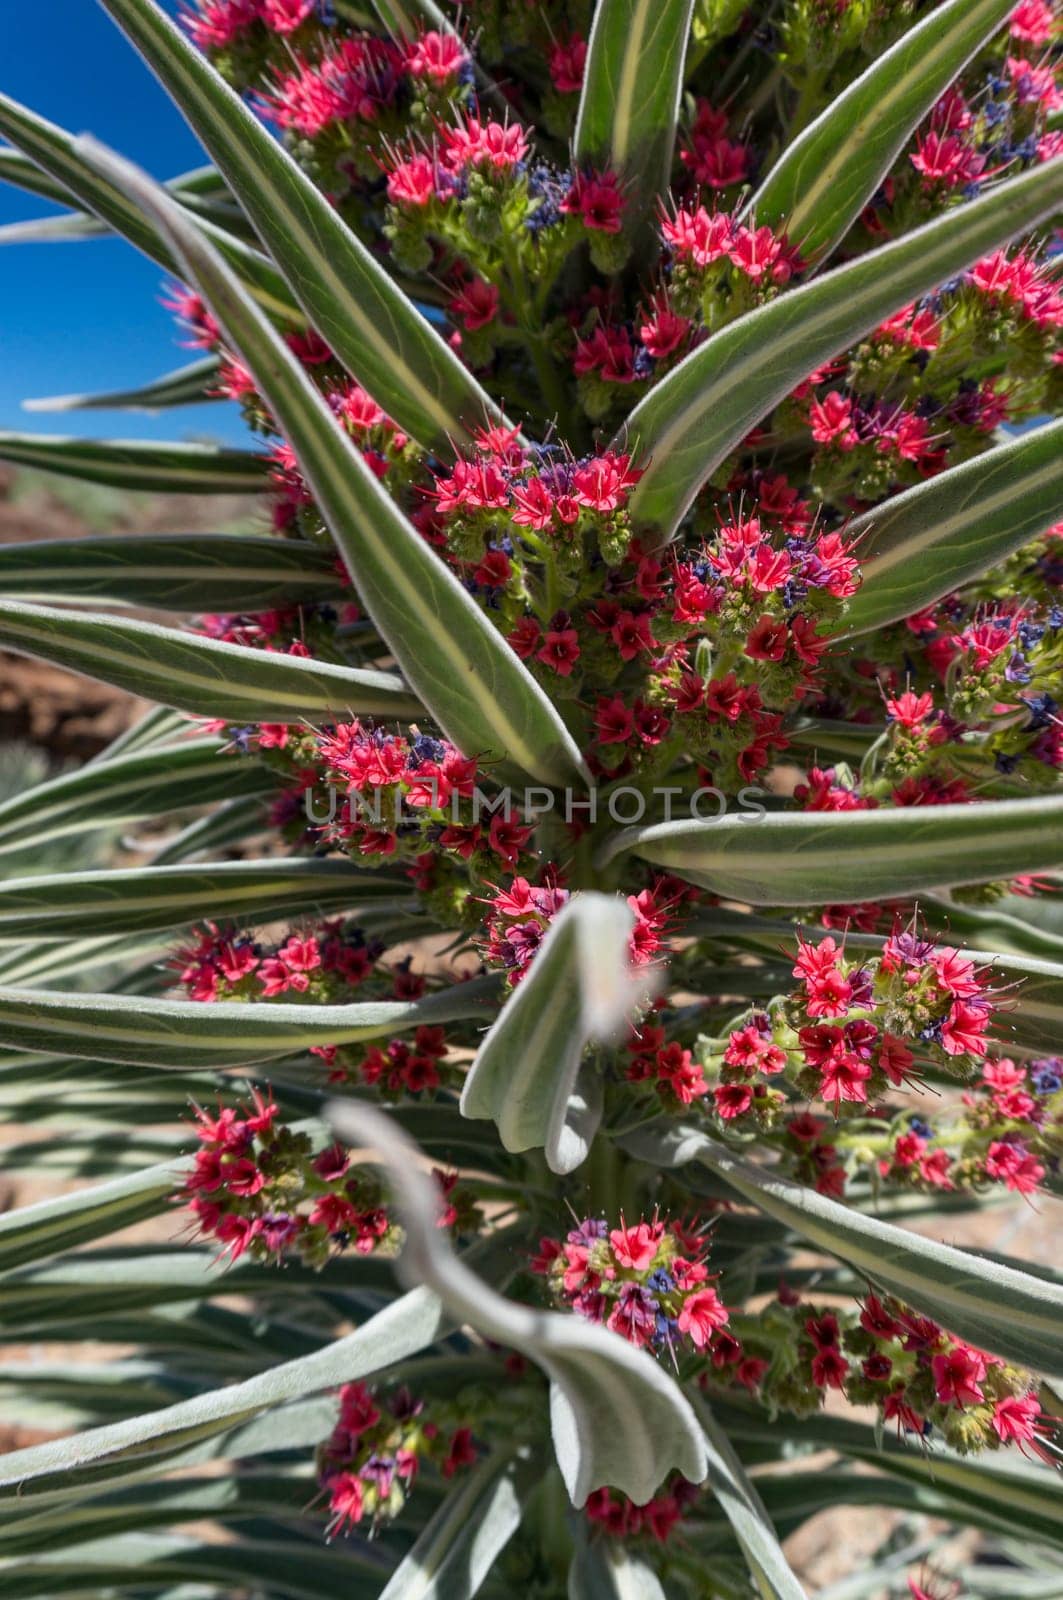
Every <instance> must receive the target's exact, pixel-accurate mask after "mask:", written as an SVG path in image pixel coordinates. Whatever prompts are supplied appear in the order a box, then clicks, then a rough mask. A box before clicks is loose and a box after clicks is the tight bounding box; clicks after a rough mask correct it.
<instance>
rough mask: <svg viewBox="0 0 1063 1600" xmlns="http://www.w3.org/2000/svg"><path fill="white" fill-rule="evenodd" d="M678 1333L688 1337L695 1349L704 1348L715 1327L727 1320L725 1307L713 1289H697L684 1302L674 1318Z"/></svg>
mask: <svg viewBox="0 0 1063 1600" xmlns="http://www.w3.org/2000/svg"><path fill="white" fill-rule="evenodd" d="M676 1320H677V1322H678V1325H679V1331H680V1333H684V1334H686V1335H687V1337H688V1338H689V1339H690V1341H691V1343H692V1344H693V1345H694V1347H695V1349H697V1350H704V1348H705V1346H706V1345H707V1344H708V1343H709V1340H710V1339H711V1338H712V1336H713V1334H714V1333H715V1332H716V1330H717V1328H722V1327H723V1326H724V1324H725V1323H726V1322H727V1308H726V1306H724V1304H723V1303H722V1301H721V1300H720V1297H719V1295H718V1294H717V1293H716V1291H715V1289H699V1290H697V1292H696V1293H695V1294H692V1295H690V1296H689V1297H688V1298H687V1299H686V1300H685V1301H684V1302H683V1308H682V1310H681V1311H680V1313H679V1316H678V1318H677V1319H676Z"/></svg>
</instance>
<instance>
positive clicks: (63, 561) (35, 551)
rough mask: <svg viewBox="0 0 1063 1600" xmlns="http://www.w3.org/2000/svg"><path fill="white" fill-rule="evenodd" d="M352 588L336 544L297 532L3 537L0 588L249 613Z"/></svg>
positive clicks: (6, 592)
mask: <svg viewBox="0 0 1063 1600" xmlns="http://www.w3.org/2000/svg"><path fill="white" fill-rule="evenodd" d="M349 592H350V590H349V587H348V585H347V584H346V583H345V582H344V580H343V579H342V578H341V577H340V574H339V570H338V563H337V561H336V557H335V555H334V554H333V553H332V551H331V550H319V549H317V548H316V547H315V546H314V545H309V544H305V543H303V542H302V541H300V540H296V539H291V540H288V539H258V538H244V537H242V536H241V535H240V534H224V533H214V534H200V533H197V534H185V533H162V534H120V535H118V536H117V537H102V538H98V539H38V540H34V541H32V542H31V543H27V544H5V545H0V595H27V596H29V597H30V598H33V597H34V596H36V597H39V598H40V599H44V600H67V599H69V600H104V601H109V602H112V603H115V604H118V605H131V606H157V607H159V608H160V609H163V610H166V611H232V612H240V613H246V612H250V611H267V610H269V608H270V607H271V606H286V605H288V606H295V605H299V604H300V603H302V602H303V601H307V602H312V601H316V600H328V599H333V600H334V599H338V598H339V597H340V596H341V595H343V594H349Z"/></svg>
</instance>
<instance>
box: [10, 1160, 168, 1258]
mask: <svg viewBox="0 0 1063 1600" xmlns="http://www.w3.org/2000/svg"><path fill="white" fill-rule="evenodd" d="M186 1165H187V1163H182V1162H173V1161H164V1162H163V1163H162V1164H161V1165H159V1166H156V1167H149V1168H148V1169H147V1170H146V1171H144V1172H135V1173H132V1174H131V1175H130V1176H128V1177H122V1178H114V1179H112V1181H111V1182H110V1183H101V1184H99V1185H97V1186H96V1187H95V1188H92V1189H79V1190H76V1191H75V1192H74V1193H72V1194H63V1195H60V1196H59V1197H58V1199H55V1200H41V1201H38V1202H37V1203H36V1204H35V1205H31V1206H21V1207H19V1209H18V1210H16V1211H7V1212H5V1213H4V1214H3V1215H0V1272H9V1271H10V1270H11V1269H12V1268H13V1267H21V1266H24V1265H28V1264H29V1263H30V1262H34V1261H41V1260H44V1259H46V1258H47V1257H49V1256H54V1255H58V1254H59V1253H60V1252H62V1251H65V1250H73V1249H74V1248H75V1246H77V1245H79V1244H88V1243H89V1242H91V1240H93V1239H99V1238H101V1237H103V1236H104V1235H105V1234H109V1233H116V1232H117V1231H118V1230H119V1229H120V1228H128V1227H131V1226H132V1224H133V1223H135V1222H141V1221H143V1220H144V1218H145V1217H157V1216H159V1215H160V1214H161V1213H162V1212H164V1211H165V1210H166V1209H167V1208H168V1207H169V1204H170V1197H171V1195H172V1194H173V1192H174V1189H175V1188H176V1187H177V1185H178V1184H179V1183H180V1181H181V1173H182V1171H183V1169H184V1167H185V1166H186Z"/></svg>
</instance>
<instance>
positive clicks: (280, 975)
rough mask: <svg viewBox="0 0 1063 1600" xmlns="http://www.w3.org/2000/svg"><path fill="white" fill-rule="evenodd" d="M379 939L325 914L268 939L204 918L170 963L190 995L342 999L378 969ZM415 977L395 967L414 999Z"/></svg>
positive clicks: (401, 986)
mask: <svg viewBox="0 0 1063 1600" xmlns="http://www.w3.org/2000/svg"><path fill="white" fill-rule="evenodd" d="M383 953H384V946H383V945H382V944H381V943H379V942H378V941H376V940H371V939H367V938H366V936H365V934H364V933H363V932H362V930H361V929H360V928H359V927H357V926H356V925H355V924H352V923H344V922H342V921H335V922H326V923H323V924H321V925H320V926H319V927H318V928H316V929H313V930H308V931H307V932H305V933H302V934H299V933H289V934H288V935H287V936H286V937H285V938H284V939H280V940H278V941H277V942H276V943H272V944H267V943H264V942H262V941H260V940H256V939H254V938H252V937H251V935H250V934H248V933H244V932H239V931H237V930H236V929H235V928H219V927H218V925H217V923H214V922H208V923H206V924H205V925H204V926H203V928H202V929H200V930H198V931H196V933H195V938H194V942H193V943H192V944H190V945H187V946H185V947H184V948H182V949H179V950H177V951H175V952H174V955H173V958H172V963H171V964H172V965H173V966H174V968H175V969H176V971H177V974H178V979H179V982H180V983H181V985H182V987H183V988H184V989H185V991H186V993H187V994H188V997H189V999H190V1000H205V1001H215V1000H218V1001H221V1000H272V999H273V998H274V997H275V996H277V995H282V994H287V995H289V996H290V997H291V998H292V999H299V1000H302V1001H305V1002H306V1003H308V1004H310V1003H318V1004H329V1003H342V1001H344V1000H346V999H349V997H350V990H351V989H352V988H357V987H358V986H359V985H361V984H363V983H365V982H366V981H367V980H368V979H370V978H372V977H373V976H374V974H375V973H377V972H378V971H380V970H381V969H379V968H378V962H379V960H380V957H381V956H382V955H383ZM411 980H412V983H413V984H414V985H416V983H417V982H418V980H416V979H414V978H413V975H412V974H411V973H409V972H408V971H399V972H397V973H396V975H395V993H396V996H397V997H399V998H409V999H413V998H415V997H416V994H417V993H419V992H420V991H419V988H416V987H411Z"/></svg>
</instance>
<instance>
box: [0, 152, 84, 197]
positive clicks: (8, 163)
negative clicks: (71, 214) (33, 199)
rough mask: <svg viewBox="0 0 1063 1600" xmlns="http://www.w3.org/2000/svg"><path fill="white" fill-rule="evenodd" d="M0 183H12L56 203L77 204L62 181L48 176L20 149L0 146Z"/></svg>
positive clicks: (29, 192) (28, 192) (18, 187)
mask: <svg viewBox="0 0 1063 1600" xmlns="http://www.w3.org/2000/svg"><path fill="white" fill-rule="evenodd" d="M0 183H13V184H14V185H15V187H16V188H17V189H24V190H25V191H26V193H27V194H37V195H40V196H41V198H42V199H44V200H54V201H55V203H56V205H60V206H72V205H76V204H77V197H76V196H75V195H73V194H71V192H70V190H69V189H68V188H67V187H66V185H65V184H64V183H59V182H57V181H56V179H55V178H52V177H50V176H49V174H48V173H47V172H45V171H43V169H42V168H41V167H39V166H38V165H37V163H36V162H35V161H31V160H30V158H29V156H27V155H24V154H23V152H22V151H21V150H13V149H6V148H3V147H0Z"/></svg>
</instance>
